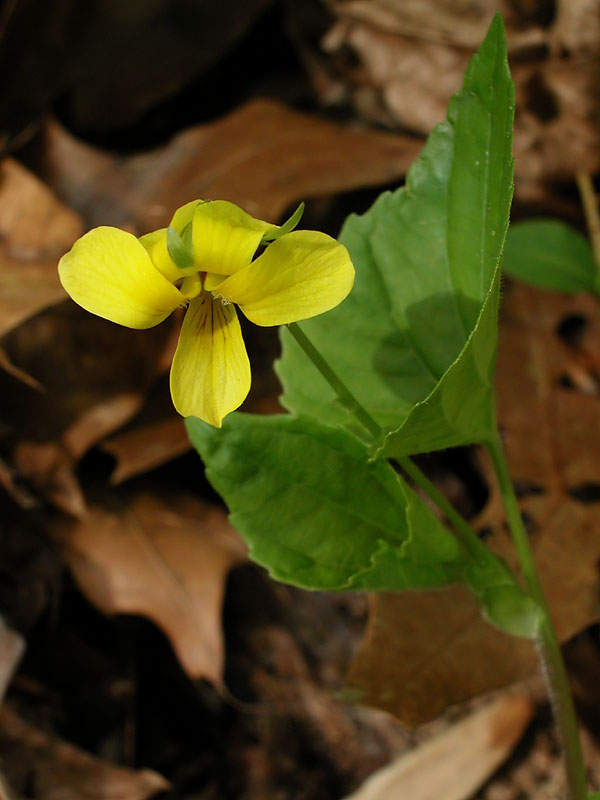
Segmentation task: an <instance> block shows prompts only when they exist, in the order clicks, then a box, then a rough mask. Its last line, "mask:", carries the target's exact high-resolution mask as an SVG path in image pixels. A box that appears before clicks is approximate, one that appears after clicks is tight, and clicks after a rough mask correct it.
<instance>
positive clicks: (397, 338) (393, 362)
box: [372, 292, 481, 405]
mask: <svg viewBox="0 0 600 800" xmlns="http://www.w3.org/2000/svg"><path fill="white" fill-rule="evenodd" d="M452 302H454V300H453V295H451V294H450V293H449V292H446V293H441V292H440V293H438V294H434V295H431V296H430V297H428V298H427V299H425V300H422V301H420V302H418V303H414V304H413V305H411V306H409V307H408V308H407V309H406V321H405V324H404V325H402V324H400V325H399V328H398V330H395V331H392V332H391V333H390V334H388V335H387V336H385V337H383V338H382V339H381V341H380V343H379V345H378V346H377V348H376V349H375V352H374V354H373V359H372V365H373V369H374V371H375V372H376V373H377V375H378V376H379V377H380V378H381V380H382V381H383V382H384V383H386V384H387V385H388V386H389V387H390V388H391V389H392V391H393V392H394V393H395V394H397V395H398V397H399V398H401V400H402V402H403V403H408V404H410V405H413V404H415V403H419V402H421V401H423V400H425V398H426V396H427V395H424V394H423V372H425V373H429V375H430V378H431V389H430V391H433V389H434V387H435V386H436V384H437V383H438V381H439V380H440V378H441V377H442V375H443V374H444V373H445V372H446V369H447V368H448V367H447V366H446V367H444V366H442V365H450V366H451V365H452V364H453V363H454V361H455V360H456V359H457V358H458V357H459V355H460V353H461V352H462V349H463V347H464V346H465V344H466V342H467V337H468V334H467V333H465V334H464V336H463V337H462V340H461V337H460V334H459V333H458V332H457V334H456V336H453V337H452V338H449V337H448V326H447V324H446V319H447V314H448V306H449V304H451V303H452ZM461 307H468V308H469V311H470V312H472V315H473V316H475V317H476V316H477V314H478V313H479V312H480V311H481V304H480V303H477V302H476V301H474V300H472V299H470V298H467V297H465V296H461ZM427 329H428V330H427ZM409 331H421V333H420V334H419V336H418V337H413V336H410V335H409V333H408V332H409ZM424 333H426V335H427V338H428V339H429V340H430V341H429V343H428V344H427V347H426V349H425V350H424V349H423V348H422V347H421V346H420V343H421V342H422V341H423V334H424ZM415 355H416V356H417V358H418V360H416V359H415ZM399 364H406V367H407V369H406V372H403V371H402V370H401V369H400V368H399ZM417 365H418V371H417V369H415V366H417ZM427 394H429V393H427Z"/></svg>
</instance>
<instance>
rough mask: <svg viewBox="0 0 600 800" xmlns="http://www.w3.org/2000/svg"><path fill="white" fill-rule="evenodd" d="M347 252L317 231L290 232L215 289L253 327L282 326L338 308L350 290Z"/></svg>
mask: <svg viewBox="0 0 600 800" xmlns="http://www.w3.org/2000/svg"><path fill="white" fill-rule="evenodd" d="M353 283H354V267H353V265H352V261H351V260H350V255H349V254H348V251H347V250H346V248H345V247H344V246H343V245H342V244H340V243H339V242H337V241H336V240H335V239H332V238H331V236H327V235H326V234H325V233H319V232H317V231H294V232H293V233H288V234H286V235H285V236H282V237H281V239H277V240H276V241H274V242H273V244H270V245H269V246H268V247H267V249H266V250H265V252H264V253H263V254H262V255H261V256H259V257H258V258H257V259H256V261H254V262H252V263H251V264H250V265H249V266H247V267H246V268H245V269H243V270H241V271H240V272H237V273H236V274H235V275H231V276H230V277H229V278H226V280H224V281H223V282H222V283H220V284H219V285H218V286H217V287H216V289H215V291H217V292H218V293H219V294H220V295H222V296H223V297H225V298H226V299H227V300H229V301H230V302H232V303H237V304H238V305H239V307H240V309H241V310H242V311H243V312H244V314H245V315H246V316H247V317H248V319H249V320H251V321H252V322H254V323H255V324H256V325H286V324H287V323H289V322H296V321H297V320H300V319H308V318H309V317H314V316H316V315H317V314H322V313H323V312H324V311H329V310H330V309H331V308H334V306H337V305H338V304H339V303H341V302H342V300H343V299H344V298H345V297H346V295H347V294H348V293H349V292H350V289H352V285H353Z"/></svg>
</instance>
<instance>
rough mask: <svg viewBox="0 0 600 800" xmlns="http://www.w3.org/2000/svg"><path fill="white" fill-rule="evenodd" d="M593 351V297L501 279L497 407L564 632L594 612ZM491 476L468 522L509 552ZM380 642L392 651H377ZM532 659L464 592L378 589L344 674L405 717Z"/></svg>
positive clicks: (431, 712) (505, 677) (599, 324)
mask: <svg viewBox="0 0 600 800" xmlns="http://www.w3.org/2000/svg"><path fill="white" fill-rule="evenodd" d="M582 327H583V328H585V330H584V332H583V333H581V328H582ZM578 331H579V335H580V339H579V340H577V333H578ZM557 332H559V333H560V334H561V335H560V336H559V335H558V333H557ZM561 337H562V338H561ZM565 340H567V341H568V342H570V343H566V342H565ZM598 352H600V321H599V319H598V313H597V303H596V301H595V300H594V299H593V298H591V297H588V296H584V295H580V296H576V297H568V296H565V295H560V294H554V293H549V292H540V291H537V290H535V289H531V288H527V287H524V286H520V285H511V284H507V287H506V288H505V292H504V302H503V306H502V324H501V329H500V349H499V357H498V367H497V378H496V385H497V396H498V406H499V417H500V423H501V428H502V431H503V434H504V439H505V445H506V452H507V457H508V460H509V464H510V468H511V474H512V477H513V479H514V480H515V484H516V486H517V488H518V490H519V492H520V494H521V496H522V499H521V506H522V509H523V511H524V512H525V514H526V519H527V520H528V524H529V526H530V528H531V540H532V546H533V548H534V555H535V558H536V562H537V564H538V567H539V570H540V574H541V577H542V581H543V583H544V587H545V589H546V592H547V595H548V600H549V603H550V606H551V609H552V613H553V616H554V619H555V623H556V627H557V632H558V635H559V638H560V639H561V641H566V640H567V639H569V638H571V637H572V636H573V635H575V634H576V633H577V632H578V631H580V630H582V629H583V628H585V627H586V626H588V625H590V624H592V623H593V622H595V621H598V620H600V591H599V590H600V579H599V574H598V563H600V522H599V518H598V512H597V506H596V505H595V504H597V502H598V501H599V500H600V468H599V466H598V460H597V454H598V452H600V425H599V424H598V420H599V419H600V394H599V391H600V377H599V376H600V360H599V359H598V356H597V354H598ZM593 386H595V387H596V388H595V392H596V393H595V394H590V393H589V392H590V387H593ZM488 477H489V482H490V486H491V487H492V490H491V495H490V499H489V502H488V505H487V506H486V508H485V509H484V511H483V512H482V514H481V515H480V516H479V517H478V518H477V520H476V521H475V524H476V526H477V527H481V528H483V527H485V528H487V529H489V531H490V532H491V541H492V542H493V546H494V548H495V549H497V550H499V551H500V552H502V553H503V554H505V555H506V554H507V553H508V551H509V547H508V542H507V537H506V533H505V530H504V513H503V509H502V503H501V500H500V497H499V495H498V492H497V490H496V489H495V484H494V482H493V478H492V477H491V472H490V471H489V470H488ZM383 651H385V652H387V653H393V654H394V657H393V658H388V659H385V660H383V661H382V659H381V652H383ZM534 665H535V658H534V654H533V650H532V648H531V647H530V645H529V644H528V642H526V641H525V640H518V639H512V638H509V637H507V636H505V635H504V634H502V633H500V632H499V631H496V630H495V629H493V628H492V627H490V626H488V625H486V624H485V623H483V621H482V619H481V616H480V614H479V612H478V610H477V607H476V604H475V601H474V600H473V598H472V597H471V595H470V594H469V593H467V592H466V590H464V589H461V588H460V587H453V588H450V589H444V590H440V591H438V592H419V593H417V592H415V593H403V594H399V595H381V596H378V597H377V598H376V599H375V609H374V614H373V616H372V619H371V622H370V625H369V629H368V633H367V636H366V638H365V640H364V642H363V644H362V646H361V648H360V650H359V652H358V655H357V658H356V659H355V661H354V663H353V665H352V667H351V670H350V673H349V676H348V682H349V686H350V687H351V688H352V690H353V691H354V692H355V693H356V694H357V696H358V697H359V698H360V700H361V701H362V702H366V703H368V704H370V705H375V706H377V707H379V708H384V709H386V710H389V711H392V712H393V713H394V714H396V715H397V716H398V717H399V718H400V719H401V720H402V721H403V722H404V723H405V724H407V725H409V726H412V725H416V724H419V723H422V722H426V721H427V720H429V719H431V718H433V717H434V716H436V715H437V714H438V713H440V712H441V711H442V710H443V708H445V707H446V706H447V705H449V704H452V703H456V702H461V701H463V700H466V699H468V698H469V697H471V696H473V695H475V694H478V693H480V692H483V691H487V690H489V689H491V688H495V687H498V686H501V685H504V684H507V683H510V682H511V681H514V680H517V679H519V678H522V677H524V676H525V675H526V674H528V673H529V672H531V671H532V670H533V668H534Z"/></svg>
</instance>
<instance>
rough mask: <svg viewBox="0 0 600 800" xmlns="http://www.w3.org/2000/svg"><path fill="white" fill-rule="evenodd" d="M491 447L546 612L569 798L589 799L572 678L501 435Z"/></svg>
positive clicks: (524, 565)
mask: <svg viewBox="0 0 600 800" xmlns="http://www.w3.org/2000/svg"><path fill="white" fill-rule="evenodd" d="M487 449H488V451H489V454H490V456H491V459H492V463H493V465H494V469H495V471H496V475H497V476H498V484H499V486H500V491H501V492H502V497H503V500H504V506H505V509H506V517H507V520H508V524H509V526H510V531H511V535H512V540H513V542H514V545H515V549H516V551H517V554H518V557H519V562H520V564H521V569H522V571H523V577H524V578H525V582H526V584H527V588H528V589H529V592H530V594H531V596H532V597H533V599H534V600H535V601H536V602H537V604H538V605H539V607H540V608H541V609H542V612H543V615H544V616H543V621H542V624H541V628H540V631H539V635H538V641H537V644H538V651H539V654H540V658H541V661H542V664H543V665H544V668H545V676H546V682H547V685H548V693H549V695H550V700H551V702H552V707H553V710H554V718H555V720H556V726H557V728H558V732H559V736H560V738H561V741H562V746H563V750H564V757H565V767H566V773H567V783H568V787H569V798H570V800H585V798H586V797H587V780H586V774H585V765H584V761H583V753H582V750H581V741H580V739H579V730H578V727H577V717H576V715H575V706H574V703H573V697H572V694H571V688H570V686H569V679H568V677H567V671H566V669H565V664H564V661H563V657H562V652H561V649H560V645H559V643H558V639H557V637H556V631H555V629H554V624H553V622H552V616H551V614H550V609H549V607H548V602H547V600H546V596H545V594H544V589H543V587H542V582H541V580H540V577H539V573H538V571H537V568H536V565H535V561H534V559H533V553H532V551H531V547H530V546H529V539H528V536H527V531H526V530H525V525H524V523H523V518H522V516H521V511H520V509H519V504H518V502H517V496H516V494H515V490H514V486H513V483H512V480H511V477H510V474H509V471H508V465H507V462H506V457H505V455H504V448H503V447H502V442H501V441H500V436H499V435H496V436H495V437H494V438H493V439H492V440H491V441H489V442H488V443H487Z"/></svg>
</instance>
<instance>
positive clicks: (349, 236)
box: [277, 16, 514, 455]
mask: <svg viewBox="0 0 600 800" xmlns="http://www.w3.org/2000/svg"><path fill="white" fill-rule="evenodd" d="M513 113H514V92H513V85H512V81H511V79H510V75H509V72H508V66H507V62H506V43H505V38H504V28H503V24H502V20H501V18H500V17H499V16H496V17H495V18H494V20H493V22H492V25H491V27H490V30H489V32H488V35H487V37H486V39H485V41H484V43H483V44H482V46H481V49H480V51H479V53H478V54H477V55H475V56H474V57H473V59H472V60H471V62H470V64H469V67H468V69H467V73H466V76H465V80H464V84H463V88H462V90H461V91H460V92H459V93H458V94H457V95H455V96H454V97H453V98H452V100H451V102H450V106H449V110H448V119H447V121H445V122H443V123H441V124H440V125H438V126H437V128H435V130H434V131H433V132H432V134H431V136H430V137H429V140H428V142H427V144H426V146H425V148H424V150H423V153H422V155H421V157H420V158H419V160H418V161H417V162H416V163H415V164H414V165H413V166H412V168H411V170H410V171H409V174H408V177H407V185H406V186H405V187H403V188H401V189H399V190H398V191H396V192H394V193H385V194H383V195H381V196H380V197H379V199H378V200H377V201H376V202H375V204H374V205H373V207H372V208H371V209H370V210H369V211H368V212H367V213H366V214H364V215H363V216H361V217H357V216H351V217H350V218H349V219H348V220H347V222H346V224H345V226H344V228H343V230H342V234H341V237H340V239H341V241H342V242H343V243H344V244H345V245H346V246H347V247H348V249H349V250H350V254H351V256H352V259H353V261H354V264H355V266H356V284H355V287H354V289H353V291H352V292H351V293H350V295H349V297H348V298H347V299H346V300H345V301H344V303H342V305H341V306H339V307H338V308H337V309H335V310H334V311H332V312H329V313H328V314H325V315H322V316H320V317H317V318H315V319H313V320H308V321H306V322H303V323H302V325H301V327H302V330H303V331H304V332H305V333H306V335H307V336H308V337H309V338H310V339H311V341H312V342H313V343H314V344H315V345H316V347H317V349H318V350H319V351H320V352H321V353H322V354H323V355H324V357H325V358H326V360H327V361H328V362H329V363H330V364H331V365H332V366H333V368H334V370H335V371H336V372H337V373H338V374H339V376H340V377H341V378H342V380H343V381H344V382H345V383H346V384H347V385H348V386H349V388H350V390H351V391H352V392H353V393H354V394H355V395H356V397H357V398H358V400H359V401H360V403H361V404H362V405H363V406H364V407H365V408H366V409H367V410H368V411H369V413H370V414H371V415H372V416H373V417H374V418H375V419H376V420H377V422H378V423H379V424H380V425H381V427H382V428H383V429H384V431H385V432H386V433H388V437H387V443H386V446H385V454H386V455H402V454H410V453H417V452H424V451H427V450H433V449H438V448H444V447H449V446H453V445H459V444H465V443H468V442H474V441H481V440H484V439H486V438H488V436H489V435H490V434H491V432H492V431H493V429H494V414H493V395H492V383H493V368H494V359H495V352H496V341H497V307H498V292H499V260H500V254H501V251H502V245H503V242H504V237H505V233H506V228H507V225H508V214H509V208H510V201H511V197H512V154H511V141H512V125H513ZM282 341H283V355H282V358H281V360H280V361H279V363H278V367H277V371H278V374H279V376H280V378H281V381H282V384H283V386H284V394H283V403H284V405H285V406H286V407H287V408H289V409H291V410H293V411H296V412H300V413H304V414H310V415H314V416H316V417H318V418H320V419H322V420H324V421H326V422H329V423H331V424H334V425H337V426H350V427H355V423H354V422H353V421H351V420H350V419H349V416H348V413H347V412H346V411H345V410H344V409H343V408H342V407H341V405H339V404H337V403H336V401H335V397H334V393H333V391H332V390H331V388H330V387H329V385H328V384H327V383H326V382H325V381H324V379H323V378H322V377H321V376H320V375H317V374H316V373H315V371H314V369H313V368H312V365H311V364H310V363H309V362H308V361H307V359H306V357H305V356H304V354H303V353H302V351H301V350H300V348H299V347H298V345H297V344H296V343H295V342H294V341H293V340H292V339H291V336H290V335H289V333H288V332H287V331H285V330H283V331H282Z"/></svg>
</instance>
